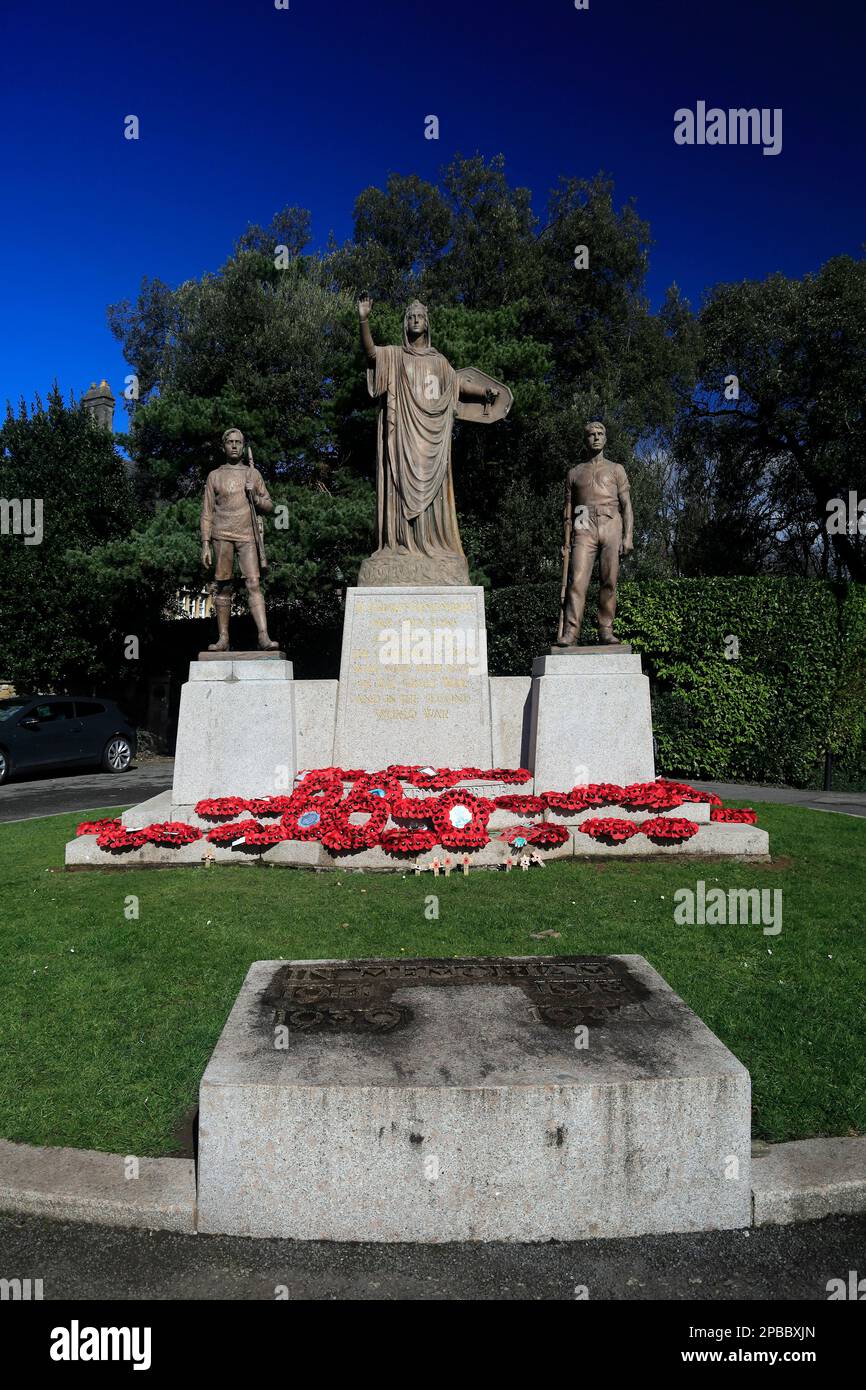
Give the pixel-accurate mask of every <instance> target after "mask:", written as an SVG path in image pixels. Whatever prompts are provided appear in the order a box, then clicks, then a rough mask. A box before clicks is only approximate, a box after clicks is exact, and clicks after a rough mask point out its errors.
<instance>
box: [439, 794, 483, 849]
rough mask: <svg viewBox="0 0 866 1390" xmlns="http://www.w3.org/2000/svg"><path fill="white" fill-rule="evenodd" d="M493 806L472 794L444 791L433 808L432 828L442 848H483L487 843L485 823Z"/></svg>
mask: <svg viewBox="0 0 866 1390" xmlns="http://www.w3.org/2000/svg"><path fill="white" fill-rule="evenodd" d="M494 805H495V803H494V802H492V801H490V799H489V798H488V797H480V796H474V795H473V793H472V792H467V791H462V790H460V789H459V788H457V789H455V790H454V791H450V792H444V793H443V794H442V796H439V797H437V798H436V805H435V806H434V807H433V829H434V831H435V833H436V838H437V840H438V842H439V844H440V845H441V846H442V847H443V849H483V847H484V846H485V845H486V844H489V842H490V836H489V835H488V833H487V822H488V821H489V819H490V813H491V811H492V810H493V808H494Z"/></svg>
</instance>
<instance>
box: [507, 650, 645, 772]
mask: <svg viewBox="0 0 866 1390" xmlns="http://www.w3.org/2000/svg"><path fill="white" fill-rule="evenodd" d="M529 747H530V764H529V765H530V767H531V768H532V771H533V773H534V774H535V788H536V791H538V790H542V791H570V790H571V788H572V787H573V786H575V785H576V784H577V783H584V782H617V783H618V784H619V785H620V786H627V785H628V784H629V783H630V782H652V781H654V780H655V760H654V757H653V730H652V716H651V713H650V692H649V680H648V679H647V677H646V676H644V675H642V674H641V663H640V657H639V656H638V655H636V654H632V653H631V652H622V651H617V650H616V649H615V648H613V649H612V648H605V647H590V648H587V647H583V648H573V649H572V650H571V651H567V650H566V651H564V653H563V654H562V655H556V656H540V657H537V658H536V660H535V661H534V662H533V665H532V713H531V722H530V736H529Z"/></svg>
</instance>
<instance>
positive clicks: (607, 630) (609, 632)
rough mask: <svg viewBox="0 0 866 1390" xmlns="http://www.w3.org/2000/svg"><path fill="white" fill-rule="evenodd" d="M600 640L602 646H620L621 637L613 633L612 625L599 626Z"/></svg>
mask: <svg viewBox="0 0 866 1390" xmlns="http://www.w3.org/2000/svg"><path fill="white" fill-rule="evenodd" d="M598 641H599V646H602V647H618V646H619V638H618V637H614V635H613V628H612V627H599V629H598Z"/></svg>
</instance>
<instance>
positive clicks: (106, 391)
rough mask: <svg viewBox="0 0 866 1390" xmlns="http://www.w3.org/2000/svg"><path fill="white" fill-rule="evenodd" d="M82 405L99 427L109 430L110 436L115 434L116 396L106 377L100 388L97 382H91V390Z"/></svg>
mask: <svg viewBox="0 0 866 1390" xmlns="http://www.w3.org/2000/svg"><path fill="white" fill-rule="evenodd" d="M81 403H82V405H83V406H84V409H85V410H86V411H87V412H88V414H90V415H91V416H92V417H93V419H94V420H95V421H96V423H97V425H101V426H102V428H103V429H105V430H108V432H109V434H112V433H113V432H114V396H113V395H112V394H111V387H110V386H109V384H108V382H107V381H106V380H105V377H103V378H102V380H101V382H100V383H99V385H98V386H97V384H96V382H95V381H93V382H91V384H90V390H89V391H88V392H87V393H86V394H85V395H84V396H83V397H82V400H81Z"/></svg>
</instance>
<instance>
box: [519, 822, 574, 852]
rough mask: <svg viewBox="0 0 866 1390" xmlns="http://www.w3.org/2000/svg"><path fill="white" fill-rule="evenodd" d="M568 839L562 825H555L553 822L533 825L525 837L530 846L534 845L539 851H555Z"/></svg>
mask: <svg viewBox="0 0 866 1390" xmlns="http://www.w3.org/2000/svg"><path fill="white" fill-rule="evenodd" d="M567 839H568V831H567V829H566V828H565V826H564V825H556V824H555V823H554V822H553V821H544V822H543V823H542V824H541V825H533V826H532V828H531V830H530V831H529V834H528V836H527V841H528V843H529V844H530V845H536V846H537V847H538V848H539V849H556V848H557V846H559V845H564V844H565V842H566V840H567Z"/></svg>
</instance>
